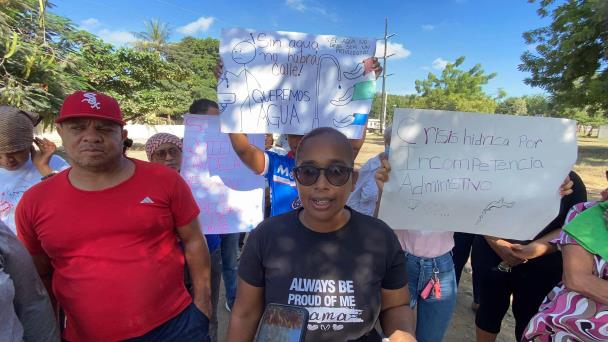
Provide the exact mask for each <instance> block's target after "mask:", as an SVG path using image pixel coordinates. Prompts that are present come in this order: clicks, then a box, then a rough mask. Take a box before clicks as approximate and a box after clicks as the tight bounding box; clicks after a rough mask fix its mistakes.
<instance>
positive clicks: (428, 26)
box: [420, 24, 435, 32]
mask: <svg viewBox="0 0 608 342" xmlns="http://www.w3.org/2000/svg"><path fill="white" fill-rule="evenodd" d="M420 27H421V28H422V31H426V32H431V31H433V30H434V29H435V25H431V24H426V25H422V26H420Z"/></svg>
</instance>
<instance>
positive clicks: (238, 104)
mask: <svg viewBox="0 0 608 342" xmlns="http://www.w3.org/2000/svg"><path fill="white" fill-rule="evenodd" d="M375 50H376V40H375V39H373V38H345V37H336V36H327V35H325V36H316V35H311V34H305V33H296V32H272V31H253V30H245V29H228V30H222V37H221V40H220V55H221V57H222V60H223V62H224V72H223V74H222V75H221V76H220V79H219V80H218V85H217V96H218V103H219V105H220V112H221V114H220V117H221V122H222V132H232V133H233V132H245V133H288V134H301V135H303V134H306V133H308V132H310V131H311V130H312V129H314V128H317V127H333V128H336V129H338V130H340V131H341V132H342V133H344V134H345V135H346V136H347V137H349V138H351V139H359V138H360V137H361V135H362V133H363V129H364V126H365V123H366V121H367V118H368V114H369V111H370V108H371V105H372V99H373V98H374V95H375V93H376V81H375V79H376V76H375V74H374V72H373V70H372V67H373V61H372V59H371V58H372V57H373V56H374V53H375Z"/></svg>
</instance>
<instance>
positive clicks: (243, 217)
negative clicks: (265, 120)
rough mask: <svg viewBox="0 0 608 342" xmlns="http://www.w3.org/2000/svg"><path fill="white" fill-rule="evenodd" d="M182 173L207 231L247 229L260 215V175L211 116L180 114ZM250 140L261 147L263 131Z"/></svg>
mask: <svg viewBox="0 0 608 342" xmlns="http://www.w3.org/2000/svg"><path fill="white" fill-rule="evenodd" d="M184 123H185V131H184V153H183V160H182V169H181V174H182V176H183V177H184V179H185V180H186V182H187V183H188V185H189V186H190V189H192V194H193V195H194V198H195V199H196V202H197V203H198V206H199V208H200V210H201V213H200V215H199V222H200V224H201V228H202V229H203V232H204V233H205V234H227V233H238V232H247V231H249V230H251V229H252V228H255V226H256V225H257V224H258V223H260V222H262V220H263V219H264V210H263V208H264V203H263V201H264V178H263V177H262V176H259V175H256V174H254V172H253V171H251V170H250V169H248V168H247V166H245V165H244V164H243V163H242V162H241V160H240V159H239V157H238V156H237V155H236V153H235V152H234V150H233V149H232V145H231V143H230V138H229V137H228V134H224V133H221V132H220V127H219V125H220V120H219V117H218V116H214V115H192V114H187V115H184ZM249 142H250V143H252V144H254V145H256V146H258V147H260V148H262V149H263V148H264V136H263V135H250V136H249Z"/></svg>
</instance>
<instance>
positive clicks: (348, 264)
mask: <svg viewBox="0 0 608 342" xmlns="http://www.w3.org/2000/svg"><path fill="white" fill-rule="evenodd" d="M301 210H302V209H300V210H294V211H291V212H288V213H285V214H283V215H279V216H275V217H272V218H269V219H267V220H265V221H264V222H262V223H261V224H260V225H259V226H258V227H257V228H256V229H254V230H253V231H252V232H251V233H250V235H249V239H248V240H247V244H246V245H245V248H244V250H243V254H242V255H241V259H240V264H239V276H240V277H241V278H242V279H243V280H244V281H245V282H247V283H249V284H250V285H253V286H256V287H264V302H265V305H267V304H269V303H279V304H290V305H297V306H301V307H305V308H306V309H307V310H308V312H309V314H310V316H309V323H308V327H307V328H308V331H307V335H306V341H347V340H351V339H357V338H360V337H362V336H363V335H365V334H367V333H368V332H369V331H371V330H372V329H373V326H374V323H375V322H376V320H377V318H378V315H379V313H380V290H381V289H388V290H395V289H400V288H402V287H404V286H405V285H406V284H407V275H406V269H405V262H404V254H403V250H402V249H401V246H400V245H399V241H398V240H397V237H396V236H395V233H393V231H392V230H391V229H390V228H389V226H387V225H386V224H385V223H384V222H382V221H381V220H378V219H376V218H373V217H370V216H367V215H363V214H360V213H358V212H356V211H354V210H351V218H350V220H349V221H348V223H346V225H344V227H342V228H340V229H339V230H337V231H335V232H331V233H317V232H314V231H312V230H310V229H308V228H306V227H305V226H304V225H303V224H302V223H301V222H300V220H299V218H298V215H299V213H300V211H301Z"/></svg>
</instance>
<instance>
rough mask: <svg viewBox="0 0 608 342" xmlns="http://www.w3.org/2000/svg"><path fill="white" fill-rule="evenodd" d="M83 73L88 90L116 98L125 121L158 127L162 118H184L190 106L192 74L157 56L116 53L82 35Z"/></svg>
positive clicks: (81, 65)
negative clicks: (173, 116) (189, 80)
mask: <svg viewBox="0 0 608 342" xmlns="http://www.w3.org/2000/svg"><path fill="white" fill-rule="evenodd" d="M79 39H81V44H82V48H81V50H80V57H81V60H80V72H81V73H82V75H83V76H84V77H85V78H86V79H87V80H88V82H89V87H90V88H91V89H95V90H97V91H101V92H104V93H107V94H109V95H111V96H113V97H115V98H116V99H117V100H118V102H119V103H120V106H121V109H122V111H123V115H124V116H125V119H126V120H132V121H137V122H146V123H157V122H158V121H159V120H160V119H161V117H162V116H165V117H167V116H171V115H176V114H181V113H184V112H186V111H187V108H188V105H189V104H190V102H191V97H190V90H189V87H188V84H187V83H185V82H183V80H185V79H188V78H189V77H191V75H190V72H189V71H187V70H184V69H182V68H181V67H179V66H178V65H176V64H174V63H170V62H167V61H165V60H163V59H162V58H161V56H160V55H159V54H158V53H156V52H151V51H150V52H148V51H138V50H135V49H129V48H120V49H117V50H115V49H114V47H112V46H111V45H109V44H105V43H104V42H103V41H101V40H100V39H98V38H97V37H95V36H93V35H91V34H89V33H87V32H81V36H80V37H79Z"/></svg>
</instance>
